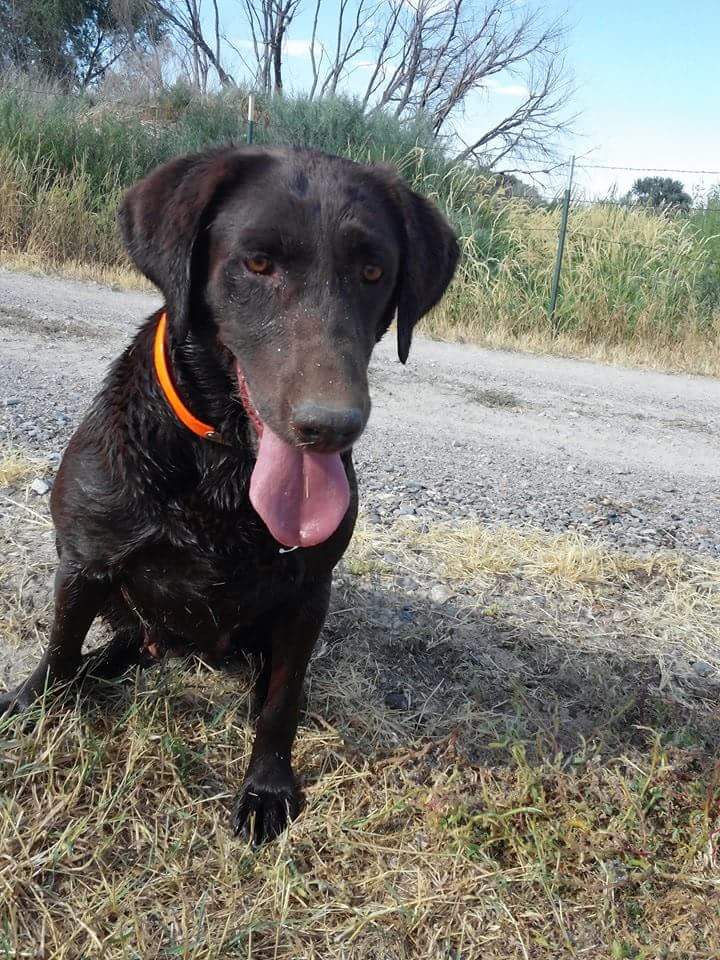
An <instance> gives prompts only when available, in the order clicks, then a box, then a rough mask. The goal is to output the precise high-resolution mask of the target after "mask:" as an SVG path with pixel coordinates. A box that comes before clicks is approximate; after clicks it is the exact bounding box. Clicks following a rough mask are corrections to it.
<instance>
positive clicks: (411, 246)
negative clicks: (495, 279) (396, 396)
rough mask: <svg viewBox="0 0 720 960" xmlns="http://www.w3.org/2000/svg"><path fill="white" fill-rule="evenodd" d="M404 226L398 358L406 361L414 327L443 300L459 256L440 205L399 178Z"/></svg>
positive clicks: (398, 192) (396, 184)
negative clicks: (436, 204)
mask: <svg viewBox="0 0 720 960" xmlns="http://www.w3.org/2000/svg"><path fill="white" fill-rule="evenodd" d="M394 186H395V195H396V196H398V197H399V199H400V206H401V209H402V213H403V221H404V226H405V249H404V251H403V257H402V261H401V264H400V275H399V278H398V286H397V300H396V304H397V344H398V357H399V358H400V362H401V363H405V361H406V360H407V358H408V353H409V352H410V343H411V341H412V335H413V329H414V327H415V324H416V323H417V322H418V320H419V319H420V317H422V316H423V315H424V314H426V313H427V312H428V310H430V309H431V308H432V307H434V306H435V304H436V303H437V302H438V300H440V298H441V297H442V295H443V294H444V293H445V290H446V289H447V287H448V284H449V283H450V281H451V280H452V278H453V274H454V273H455V267H456V266H457V263H458V259H459V257H460V248H459V246H458V242H457V237H456V236H455V231H454V230H453V229H452V227H451V226H450V224H449V223H448V222H447V220H446V219H445V217H444V216H443V215H442V214H441V213H440V211H439V210H438V209H437V207H436V206H435V205H434V204H433V203H431V202H430V201H429V200H426V199H425V197H422V196H420V194H419V193H415V192H414V191H413V190H410V189H409V188H408V187H407V186H406V185H405V184H404V183H402V182H401V181H399V180H396V183H395V184H394Z"/></svg>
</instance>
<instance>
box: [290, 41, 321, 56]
mask: <svg viewBox="0 0 720 960" xmlns="http://www.w3.org/2000/svg"><path fill="white" fill-rule="evenodd" d="M310 45H311V41H310V40H286V41H285V43H284V44H283V51H284V53H285V56H286V57H309V56H310ZM321 49H322V48H321V46H320V44H319V43H318V42H317V40H316V41H315V56H317V55H318V54H319V53H320V50H321Z"/></svg>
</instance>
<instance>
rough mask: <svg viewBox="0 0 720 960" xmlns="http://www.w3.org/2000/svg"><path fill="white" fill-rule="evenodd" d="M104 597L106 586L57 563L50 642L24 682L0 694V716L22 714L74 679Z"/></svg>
mask: <svg viewBox="0 0 720 960" xmlns="http://www.w3.org/2000/svg"><path fill="white" fill-rule="evenodd" d="M107 593H108V585H107V583H106V582H104V581H101V580H97V579H95V578H93V577H89V576H88V575H87V574H86V573H84V572H83V571H82V570H80V569H78V568H74V567H71V566H70V565H69V564H68V563H66V562H64V561H62V560H61V562H60V566H59V567H58V571H57V574H56V577H55V618H54V620H53V626H52V630H51V632H50V642H49V643H48V646H47V649H46V650H45V653H44V655H43V657H42V659H41V660H40V663H39V664H38V665H37V667H36V668H35V670H34V671H33V672H32V673H31V674H30V676H29V677H28V678H27V680H25V681H24V682H23V683H21V684H20V686H19V687H17V688H15V689H14V690H9V691H8V692H7V693H3V694H0V715H2V714H3V713H6V712H8V711H10V712H13V713H14V712H20V711H21V710H24V709H25V708H26V707H28V706H29V705H30V704H31V703H32V702H33V700H35V698H36V697H38V696H39V695H40V694H41V693H42V692H43V690H45V688H46V687H50V686H52V685H53V684H54V683H57V682H59V681H63V680H71V679H72V678H73V677H74V676H75V674H76V673H77V671H78V668H79V666H80V661H81V650H82V645H83V641H84V639H85V636H86V634H87V632H88V630H89V629H90V625H91V624H92V622H93V620H94V619H95V616H96V615H97V613H98V611H99V609H100V606H101V605H102V602H103V600H104V599H105V597H106V596H107Z"/></svg>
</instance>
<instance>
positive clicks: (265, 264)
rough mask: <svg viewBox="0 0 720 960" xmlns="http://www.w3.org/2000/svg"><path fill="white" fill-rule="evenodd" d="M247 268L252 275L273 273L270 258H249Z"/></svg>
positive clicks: (246, 262)
mask: <svg viewBox="0 0 720 960" xmlns="http://www.w3.org/2000/svg"><path fill="white" fill-rule="evenodd" d="M245 266H246V267H247V268H248V270H249V271H250V272H251V273H272V268H273V262H272V260H271V259H270V257H262V256H257V257H248V258H247V260H246V261H245Z"/></svg>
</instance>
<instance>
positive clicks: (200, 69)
mask: <svg viewBox="0 0 720 960" xmlns="http://www.w3.org/2000/svg"><path fill="white" fill-rule="evenodd" d="M146 5H147V8H148V9H149V10H154V11H156V12H157V13H158V14H159V15H160V16H161V17H163V19H164V20H165V21H166V22H167V23H168V24H171V25H172V27H173V28H174V32H175V35H176V38H177V40H178V41H179V42H181V43H183V45H184V46H185V48H186V50H188V52H189V53H190V55H191V60H192V67H193V73H194V79H195V82H196V83H197V84H198V86H199V87H200V88H201V89H205V88H206V87H207V80H208V72H209V69H210V67H212V68H213V69H214V70H215V72H216V74H217V77H218V80H219V81H220V83H221V84H222V85H223V86H224V87H227V86H235V80H234V78H233V77H232V76H231V74H230V73H228V71H227V70H226V69H225V67H224V66H223V63H222V60H221V59H220V57H219V56H218V55H217V53H218V51H219V48H220V44H219V43H218V42H217V36H218V34H219V32H220V14H219V11H218V8H217V5H216V4H214V11H215V18H216V19H215V28H214V32H215V38H216V44H215V47H216V48H215V50H213V49H212V47H211V46H210V44H209V43H208V42H207V40H206V39H205V36H204V34H203V26H202V10H201V7H202V0H182V2H177V0H176V2H173V0H146Z"/></svg>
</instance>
